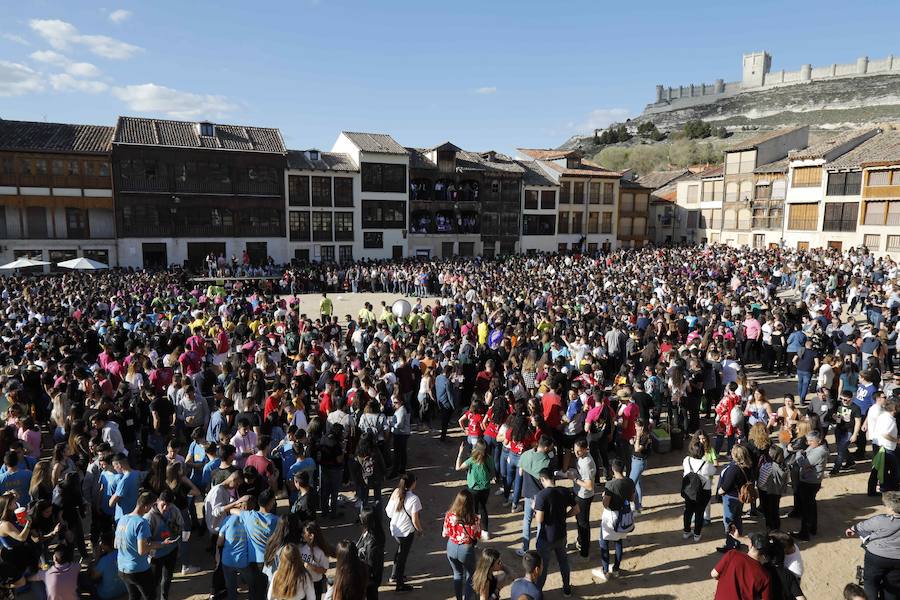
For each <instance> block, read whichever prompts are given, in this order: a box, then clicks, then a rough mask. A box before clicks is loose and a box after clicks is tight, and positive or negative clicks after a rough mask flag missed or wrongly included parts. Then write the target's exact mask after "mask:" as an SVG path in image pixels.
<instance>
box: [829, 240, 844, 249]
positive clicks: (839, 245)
mask: <svg viewBox="0 0 900 600" xmlns="http://www.w3.org/2000/svg"><path fill="white" fill-rule="evenodd" d="M828 247H829V248H834V249H835V250H840V249H841V248H843V247H844V242H837V241H834V240H830V241H829V242H828Z"/></svg>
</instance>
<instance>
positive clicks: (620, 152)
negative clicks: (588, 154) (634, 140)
mask: <svg viewBox="0 0 900 600" xmlns="http://www.w3.org/2000/svg"><path fill="white" fill-rule="evenodd" d="M630 155H631V149H630V148H623V147H621V146H610V147H608V148H604V149H603V150H601V151H600V152H598V153H597V154H596V155H595V156H594V162H597V163H599V164H601V165H603V166H604V167H606V168H607V169H612V170H614V171H621V170H623V169H626V168H628V164H629V162H628V158H629V156H630Z"/></svg>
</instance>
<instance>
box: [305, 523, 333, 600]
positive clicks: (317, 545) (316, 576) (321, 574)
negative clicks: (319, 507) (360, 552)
mask: <svg viewBox="0 0 900 600" xmlns="http://www.w3.org/2000/svg"><path fill="white" fill-rule="evenodd" d="M302 538H303V544H302V545H301V546H300V557H301V558H302V559H303V566H304V567H306V570H307V571H308V572H309V574H310V576H311V577H312V583H313V588H314V589H315V591H316V598H319V597H321V596H322V594H323V593H324V592H325V583H326V582H325V573H326V572H327V571H328V565H329V564H330V563H329V560H328V557H329V556H334V550H333V549H332V548H331V545H330V544H329V543H328V542H327V541H325V536H324V535H323V534H322V529H321V528H320V527H319V526H318V525H317V524H316V522H315V521H307V522H306V524H304V525H303V531H302Z"/></svg>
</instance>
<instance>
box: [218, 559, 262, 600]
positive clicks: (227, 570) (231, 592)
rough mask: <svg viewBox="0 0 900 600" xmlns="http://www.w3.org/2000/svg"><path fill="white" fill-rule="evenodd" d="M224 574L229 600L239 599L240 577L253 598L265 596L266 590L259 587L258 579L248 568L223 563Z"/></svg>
mask: <svg viewBox="0 0 900 600" xmlns="http://www.w3.org/2000/svg"><path fill="white" fill-rule="evenodd" d="M222 574H223V575H224V576H225V589H226V590H227V591H228V596H227V598H228V600H237V597H238V591H237V589H238V578H239V577H240V579H241V581H243V582H244V583H245V584H246V585H247V587H248V588H249V590H250V597H251V598H262V597H264V596H265V593H266V590H265V589H262V590H260V589H257V585H256V581H255V580H254V578H253V576H252V574H251V573H250V571H249V570H248V569H246V568H239V567H229V566H227V565H222ZM259 594H262V595H259Z"/></svg>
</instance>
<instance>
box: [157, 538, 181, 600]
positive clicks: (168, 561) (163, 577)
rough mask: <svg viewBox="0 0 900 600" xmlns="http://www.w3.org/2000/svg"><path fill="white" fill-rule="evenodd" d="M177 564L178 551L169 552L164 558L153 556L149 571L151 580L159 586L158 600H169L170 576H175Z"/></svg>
mask: <svg viewBox="0 0 900 600" xmlns="http://www.w3.org/2000/svg"><path fill="white" fill-rule="evenodd" d="M177 563H178V550H174V551H173V552H169V553H168V554H166V555H165V556H159V557H157V556H154V557H153V558H152V559H151V560H150V570H151V571H152V572H153V579H154V580H156V582H157V584H158V585H159V586H161V589H160V593H159V600H169V588H170V587H172V576H173V575H175V565H176V564H177Z"/></svg>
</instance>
